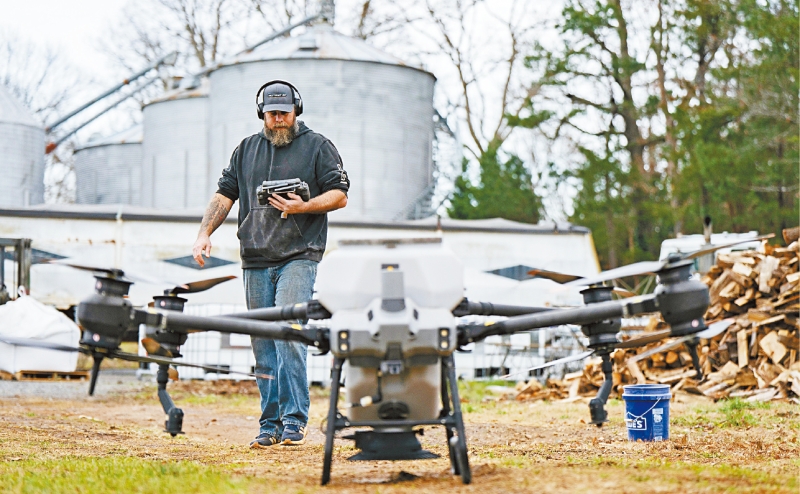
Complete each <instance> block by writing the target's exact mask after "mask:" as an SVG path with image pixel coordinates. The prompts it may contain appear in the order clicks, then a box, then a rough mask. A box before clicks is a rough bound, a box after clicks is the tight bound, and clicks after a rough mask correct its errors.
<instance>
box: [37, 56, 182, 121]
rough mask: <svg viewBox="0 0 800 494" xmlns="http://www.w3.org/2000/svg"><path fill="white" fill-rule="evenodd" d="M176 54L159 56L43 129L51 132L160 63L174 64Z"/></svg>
mask: <svg viewBox="0 0 800 494" xmlns="http://www.w3.org/2000/svg"><path fill="white" fill-rule="evenodd" d="M177 55H178V53H177V52H170V53H169V54H168V55H166V56H163V57H161V58H160V59H158V61H156V62H155V63H154V64H152V65H149V66H148V67H147V68H145V69H143V70H142V71H141V72H138V73H136V74H134V75H132V76H130V77H128V78H127V79H123V81H122V82H121V83H119V84H117V85H116V86H114V87H112V88H111V89H109V90H108V91H106V92H104V93H103V94H101V95H100V96H97V97H96V98H94V99H92V100H91V101H89V102H87V103H85V104H83V105H81V106H79V107H78V108H76V109H75V110H73V111H71V112H69V113H68V114H66V115H64V116H63V117H61V118H59V119H58V120H56V121H55V122H53V123H52V124H50V125H49V126H47V127H46V128H45V131H46V132H52V131H53V129H55V128H56V127H58V126H59V125H61V124H63V123H64V122H66V121H67V120H69V119H70V118H72V117H74V116H75V115H77V114H78V113H80V112H82V111H83V110H85V109H87V108H89V107H90V106H92V105H93V104H95V103H97V102H98V101H100V100H101V99H103V98H105V97H106V96H110V95H111V94H114V93H115V92H117V91H118V90H120V89H121V88H123V87H124V86H127V85H128V84H130V83H131V82H133V81H135V80H136V79H138V78H140V77H142V76H143V75H145V74H147V73H148V72H150V71H151V70H153V69H156V68H158V67H159V66H161V65H162V64H166V65H172V64H174V63H175V61H174V57H177Z"/></svg>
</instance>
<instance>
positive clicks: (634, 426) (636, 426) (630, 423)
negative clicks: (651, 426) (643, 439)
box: [625, 413, 647, 431]
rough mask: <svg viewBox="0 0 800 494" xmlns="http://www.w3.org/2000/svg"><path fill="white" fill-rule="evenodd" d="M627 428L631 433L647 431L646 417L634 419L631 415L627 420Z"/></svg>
mask: <svg viewBox="0 0 800 494" xmlns="http://www.w3.org/2000/svg"><path fill="white" fill-rule="evenodd" d="M625 426H626V427H627V428H628V430H629V431H644V430H647V419H645V418H644V417H634V416H633V415H631V414H630V413H629V414H628V415H627V417H626V418H625Z"/></svg>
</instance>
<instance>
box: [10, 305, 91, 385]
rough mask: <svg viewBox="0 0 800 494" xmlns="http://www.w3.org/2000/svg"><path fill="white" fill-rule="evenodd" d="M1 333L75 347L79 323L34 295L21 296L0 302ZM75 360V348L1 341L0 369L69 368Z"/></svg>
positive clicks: (76, 361) (40, 369)
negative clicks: (13, 343) (71, 349)
mask: <svg viewBox="0 0 800 494" xmlns="http://www.w3.org/2000/svg"><path fill="white" fill-rule="evenodd" d="M0 335H2V336H9V337H13V338H30V339H33V340H36V341H45V342H50V343H58V344H61V345H68V346H73V347H77V346H78V341H79V340H80V337H81V331H80V329H79V328H78V326H77V325H76V324H75V323H74V322H72V321H71V320H70V319H69V318H68V317H67V316H65V315H64V314H62V313H60V312H59V311H57V310H56V309H54V308H53V307H50V306H48V305H44V304H42V303H41V302H38V301H37V300H36V299H34V298H33V297H20V298H18V299H17V300H14V301H12V302H9V303H7V304H5V305H0ZM77 364H78V353H77V352H62V351H58V350H48V349H44V348H30V347H22V346H13V345H7V344H5V343H1V342H0V370H3V371H6V372H11V373H15V372H19V371H23V370H25V371H54V372H71V371H74V370H75V367H76V365H77Z"/></svg>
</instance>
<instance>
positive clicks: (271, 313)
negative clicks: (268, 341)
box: [224, 300, 331, 321]
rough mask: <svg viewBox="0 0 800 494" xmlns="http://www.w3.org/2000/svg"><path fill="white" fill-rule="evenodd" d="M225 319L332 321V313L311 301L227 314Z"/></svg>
mask: <svg viewBox="0 0 800 494" xmlns="http://www.w3.org/2000/svg"><path fill="white" fill-rule="evenodd" d="M224 317H235V318H239V319H256V320H259V321H291V320H294V319H330V318H331V313H330V312H328V309H326V308H325V307H323V306H322V304H320V303H319V302H318V301H316V300H311V301H308V302H304V303H301V304H291V305H284V306H282V307H267V308H264V309H253V310H249V311H247V312H237V313H235V314H226V315H225V316H224Z"/></svg>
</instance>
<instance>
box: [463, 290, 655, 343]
mask: <svg viewBox="0 0 800 494" xmlns="http://www.w3.org/2000/svg"><path fill="white" fill-rule="evenodd" d="M656 310H658V304H657V303H656V298H655V296H652V295H648V296H643V297H633V298H630V299H626V300H612V301H609V302H601V303H597V304H591V305H587V306H585V307H578V308H575V309H559V310H550V311H547V312H541V313H538V314H529V315H523V316H517V317H511V318H509V319H506V320H505V321H501V322H491V321H490V322H487V323H484V324H482V325H463V326H459V341H458V343H459V345H460V346H464V345H467V344H469V343H472V342H475V341H481V340H483V339H486V338H488V337H489V336H493V335H503V334H512V333H517V332H520V331H530V330H534V329H541V328H547V327H552V326H561V325H563V324H589V323H592V322H597V321H602V320H604V319H611V318H617V317H631V316H633V315H637V314H645V313H648V312H655V311H656Z"/></svg>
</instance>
